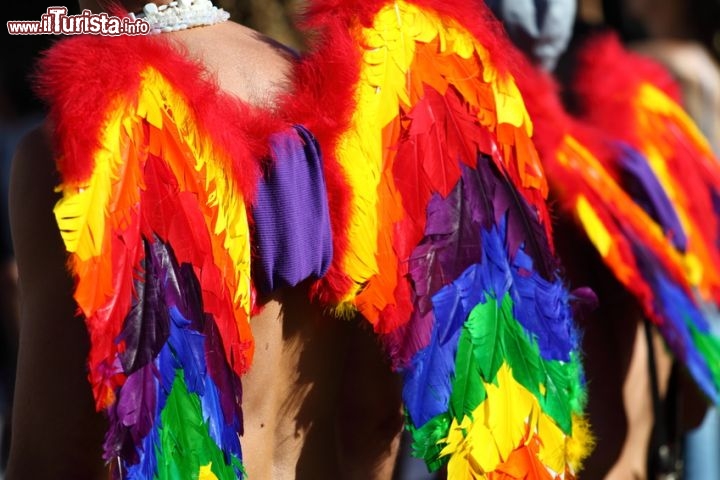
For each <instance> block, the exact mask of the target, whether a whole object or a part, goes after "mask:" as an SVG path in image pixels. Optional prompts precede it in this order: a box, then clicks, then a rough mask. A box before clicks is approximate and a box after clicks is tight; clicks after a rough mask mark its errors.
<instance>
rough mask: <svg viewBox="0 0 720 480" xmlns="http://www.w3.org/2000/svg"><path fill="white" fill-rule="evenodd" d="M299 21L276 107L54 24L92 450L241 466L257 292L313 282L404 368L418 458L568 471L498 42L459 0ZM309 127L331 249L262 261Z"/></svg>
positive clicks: (555, 360) (549, 268) (149, 467)
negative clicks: (300, 32)
mask: <svg viewBox="0 0 720 480" xmlns="http://www.w3.org/2000/svg"><path fill="white" fill-rule="evenodd" d="M308 25H309V26H310V27H311V28H315V29H316V30H317V32H316V37H315V38H316V41H317V44H316V45H315V46H314V47H313V48H312V49H311V51H310V53H308V54H307V55H306V56H305V57H303V58H302V59H301V60H300V61H299V62H298V63H297V65H296V66H295V71H294V77H293V79H292V80H293V88H292V94H288V95H287V96H286V97H285V98H282V99H281V100H280V104H281V106H282V108H281V109H279V110H278V111H279V112H280V113H277V112H275V113H270V112H267V111H263V110H261V109H257V108H251V107H248V106H247V105H244V104H242V103H240V102H238V101H237V100H234V99H231V98H229V97H228V96H226V95H223V94H222V93H220V92H219V91H218V90H217V88H216V87H215V86H214V85H213V84H212V83H211V82H208V81H207V80H206V78H205V74H204V72H203V71H202V69H201V68H200V67H199V66H198V65H194V64H191V63H189V62H187V61H186V60H184V59H183V58H182V57H181V56H180V55H178V53H177V52H175V51H173V49H172V48H170V47H169V46H168V45H167V44H165V43H164V42H163V41H162V39H157V38H77V39H71V40H68V41H64V42H61V43H60V44H59V45H57V46H56V47H55V48H54V49H53V51H52V52H50V54H49V56H48V57H47V58H46V59H45V61H44V64H43V69H44V76H43V78H44V86H43V89H44V92H45V94H46V96H47V97H48V98H49V99H50V102H51V105H52V118H53V122H54V125H55V128H56V136H57V144H58V152H59V155H58V167H59V170H60V172H61V174H62V185H61V186H60V187H59V188H60V190H61V192H62V193H63V198H62V200H61V201H60V202H59V203H58V205H57V208H56V217H57V219H58V224H59V227H60V230H61V232H62V234H63V238H64V240H65V244H66V246H67V249H68V251H69V252H70V267H71V269H72V272H73V274H74V276H75V278H76V279H77V284H76V291H75V298H76V300H77V302H78V305H79V307H80V310H81V312H82V313H83V315H84V316H85V318H86V323H87V326H88V329H89V331H90V335H91V339H92V347H91V352H90V357H89V369H90V374H89V377H90V381H91V383H92V386H93V392H94V394H95V399H96V403H97V407H98V408H99V409H103V410H105V411H106V412H107V414H108V416H109V419H110V424H111V426H110V430H109V432H108V434H107V437H106V444H105V458H106V460H107V461H108V462H112V463H113V465H114V466H115V468H114V470H115V474H116V475H118V476H122V477H124V478H125V477H126V478H150V477H157V478H181V477H184V476H198V477H199V478H237V477H239V476H241V475H242V474H243V466H242V454H241V448H240V436H241V435H242V412H241V408H240V406H241V397H242V388H241V377H242V375H243V373H245V372H246V371H247V369H248V368H249V367H250V365H251V361H252V356H253V350H254V347H253V339H252V332H251V329H250V327H249V323H248V319H249V315H250V314H251V312H252V311H253V310H254V308H255V307H256V306H255V304H254V302H255V290H256V289H260V290H267V291H271V290H272V289H273V288H277V287H278V286H280V285H289V286H292V285H295V284H297V283H298V282H299V281H302V280H304V279H305V278H308V277H316V278H317V280H316V282H315V286H314V287H313V298H314V299H315V300H316V301H319V302H322V303H323V304H325V305H328V306H330V307H332V308H333V309H334V310H335V312H337V314H338V315H339V316H342V315H344V314H350V313H354V312H359V313H360V314H362V316H363V317H364V318H366V319H367V320H368V321H369V322H370V323H371V324H372V326H373V327H374V330H375V332H376V333H377V334H378V336H379V337H380V339H381V340H382V343H383V345H384V346H385V348H386V350H387V352H388V355H389V356H390V358H391V359H392V362H393V365H394V367H395V368H396V369H397V370H398V371H401V372H402V374H403V376H404V391H403V399H404V402H405V405H406V412H407V419H408V428H409V429H410V430H411V431H412V432H413V435H414V451H415V454H416V455H418V456H419V457H421V458H424V459H425V460H426V462H427V464H428V466H429V467H430V468H431V469H436V468H439V467H440V466H442V465H444V464H447V465H448V470H449V474H450V477H451V478H503V479H505V478H507V479H513V478H518V479H520V478H532V479H535V478H537V479H545V478H572V477H574V474H575V473H576V472H577V470H578V469H579V466H580V462H581V460H582V458H583V457H584V455H586V453H587V448H588V445H587V443H588V435H587V427H586V425H585V423H584V420H583V416H582V409H583V403H584V390H583V388H584V387H583V384H582V370H581V366H580V363H579V354H578V352H577V342H578V338H577V334H576V332H575V330H574V327H573V322H572V318H571V312H570V305H569V297H570V296H569V293H568V292H567V290H566V287H565V285H564V284H563V283H562V281H561V279H560V278H559V277H558V265H557V263H556V261H555V258H554V254H553V246H552V242H551V235H550V233H551V232H550V222H549V215H548V210H547V207H546V205H545V197H546V194H547V185H546V181H545V177H544V174H543V170H542V167H541V165H540V163H539V159H538V156H537V153H536V150H535V147H534V145H533V143H532V141H531V135H532V131H533V124H532V122H531V120H530V117H529V115H528V113H527V110H526V108H525V104H524V101H523V99H522V97H521V95H520V92H519V90H518V88H517V86H516V83H515V80H514V79H513V77H512V75H511V74H510V73H509V68H508V65H509V64H511V63H512V62H513V61H515V60H516V55H517V53H515V52H514V51H513V49H512V47H511V46H510V44H509V43H508V42H507V40H506V39H505V38H504V37H503V36H502V34H501V33H500V27H499V26H498V24H497V23H496V22H495V21H494V20H493V19H492V17H491V15H490V14H489V13H487V11H486V9H485V7H484V6H483V5H481V4H474V3H467V2H447V1H431V0H422V1H420V0H418V1H417V2H406V1H402V0H397V1H369V2H350V1H317V2H314V3H313V4H312V6H311V14H310V16H309V20H308ZM100 58H102V59H103V61H98V59H100ZM108 59H111V60H108ZM79 125H83V128H82V129H80V128H78V126H79ZM300 125H302V127H301V126H300ZM229 126H231V127H229ZM293 126H294V127H293ZM78 131H82V132H83V134H78V133H77V132H78ZM310 132H312V135H311V134H310ZM315 139H317V142H318V144H319V147H320V150H321V151H322V152H323V156H322V164H321V166H320V167H318V165H320V164H318V163H313V162H311V161H308V164H310V167H309V168H308V170H312V171H313V172H314V174H313V175H315V177H317V168H321V170H322V171H321V173H322V174H321V175H320V177H321V178H320V179H319V180H316V181H314V182H313V181H308V183H307V184H308V185H312V184H317V183H318V182H321V185H322V189H321V190H322V192H321V193H318V194H317V195H318V196H316V197H315V198H316V199H319V200H318V202H316V203H317V208H316V212H317V215H316V216H318V217H320V218H326V219H327V222H326V224H324V225H325V226H324V227H318V228H319V230H320V231H321V232H322V231H327V232H329V231H330V230H331V231H332V241H331V243H332V245H329V244H328V242H326V241H323V240H322V239H324V238H326V237H325V236H324V235H321V241H314V240H313V237H312V236H307V234H305V236H304V237H303V236H301V237H300V239H299V240H298V241H297V243H299V244H300V246H297V245H295V246H293V245H290V246H285V245H284V246H283V248H282V249H280V250H279V252H280V254H279V255H278V256H277V258H276V257H274V256H273V254H272V252H273V251H275V250H276V249H275V248H274V246H273V245H274V243H273V237H272V236H273V231H272V227H268V225H270V226H272V225H275V224H277V223H278V222H280V223H283V222H285V221H287V222H290V223H291V222H292V219H287V218H284V216H283V214H282V212H283V211H284V209H283V208H282V205H291V203H292V202H290V203H286V204H283V203H282V202H280V203H278V204H277V205H275V204H272V205H271V206H268V202H272V201H273V199H274V198H275V196H274V194H275V193H277V192H278V191H280V192H284V190H285V188H286V187H287V185H288V184H287V182H283V179H282V178H281V177H282V175H284V174H283V172H287V171H292V168H290V167H288V162H291V159H292V158H297V157H302V158H305V157H307V158H308V159H316V157H318V156H319V151H318V149H317V145H316V144H315ZM318 158H319V157H318ZM316 167H317V168H316ZM268 172H269V173H268ZM273 172H275V173H273ZM274 175H276V176H275V177H274ZM322 182H325V183H322ZM300 184H301V185H304V183H302V182H300ZM278 205H279V206H278ZM323 205H324V206H323ZM278 212H279V213H278ZM273 215H275V217H273ZM286 216H291V214H287V215H286ZM251 224H252V225H251ZM251 226H252V227H253V228H251ZM293 228H294V227H288V231H290V230H292V231H295V230H294V229H293ZM263 232H266V233H263ZM268 235H269V236H270V240H269V241H268V242H265V241H264V240H263V239H267V238H268ZM277 235H278V236H280V237H285V236H287V237H289V238H295V235H294V234H293V235H285V234H284V233H281V232H277ZM328 235H329V233H328ZM327 238H329V237H327ZM328 241H329V240H328ZM307 245H310V246H312V247H314V248H310V249H308V248H306V247H307ZM286 247H287V248H288V249H289V250H285V248H286ZM280 257H283V259H278V258H280ZM306 257H307V258H309V259H306ZM330 257H332V261H330ZM288 258H290V260H288ZM295 259H296V260H297V261H295ZM306 260H307V261H306ZM298 265H300V266H299V267H298Z"/></svg>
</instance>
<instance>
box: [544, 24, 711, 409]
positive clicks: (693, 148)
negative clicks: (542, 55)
mask: <svg viewBox="0 0 720 480" xmlns="http://www.w3.org/2000/svg"><path fill="white" fill-rule="evenodd" d="M586 49H587V53H585V54H582V55H581V58H583V62H582V65H583V67H582V70H581V72H580V74H579V76H578V83H577V86H576V91H577V94H578V96H579V98H580V101H581V103H582V104H583V105H584V106H585V115H584V119H585V120H587V121H589V122H590V123H591V124H592V125H594V126H596V127H599V128H600V129H602V130H603V131H604V132H607V134H608V137H610V138H613V141H612V142H610V141H609V140H607V137H603V136H600V137H599V138H601V139H603V140H604V141H605V142H606V145H602V146H601V148H600V149H599V150H600V151H603V153H602V154H599V155H596V154H594V153H593V152H592V150H593V149H586V148H584V147H583V146H582V145H581V143H583V142H586V143H589V144H593V143H595V144H597V142H598V140H597V139H592V138H590V137H588V136H585V137H584V138H583V137H582V135H583V133H582V132H580V133H579V134H578V135H576V136H579V137H580V138H581V139H582V140H581V141H577V140H575V139H574V138H573V137H571V136H569V137H567V138H566V139H565V141H564V142H563V145H562V147H561V148H560V149H559V156H558V157H557V159H558V160H559V163H560V164H562V165H560V167H561V168H560V169H563V168H564V169H569V170H572V171H573V172H574V173H573V174H572V175H570V176H571V177H573V178H575V179H580V178H581V179H582V181H581V182H576V183H575V184H574V188H576V189H577V190H576V191H575V192H573V193H572V194H571V196H570V197H571V198H574V200H572V202H574V204H575V205H574V207H573V208H574V209H575V210H576V212H577V215H578V217H579V219H580V221H581V223H582V225H583V226H584V228H585V230H586V231H587V232H588V234H589V236H590V239H591V241H592V242H593V243H594V245H595V246H596V248H597V249H598V251H599V252H600V254H601V255H602V256H603V258H604V260H605V261H606V263H607V264H608V265H609V266H610V268H611V269H612V270H613V272H614V273H615V275H616V276H617V277H618V279H619V280H620V281H621V282H622V283H623V284H624V285H625V286H626V287H627V288H628V290H629V291H631V292H633V293H634V294H635V295H636V297H637V298H638V299H639V301H640V303H641V305H642V306H643V308H644V310H645V313H646V315H648V317H649V318H651V319H652V320H653V321H654V322H655V323H656V324H657V325H658V327H659V329H660V332H661V333H662V334H663V336H664V338H665V340H666V342H667V343H668V345H669V346H670V347H671V349H672V350H673V352H674V353H675V355H676V356H677V357H678V359H680V360H681V361H682V362H683V363H684V364H685V365H686V366H687V367H688V369H689V371H690V373H691V374H692V375H693V377H694V379H695V380H696V382H697V383H698V385H699V386H700V387H701V388H702V390H703V391H704V392H705V393H706V394H707V395H708V397H709V398H710V399H712V400H713V401H715V402H717V401H719V400H720V337H719V336H718V332H719V330H718V324H717V319H716V312H717V306H718V300H720V299H719V298H718V285H719V282H718V280H719V278H718V272H719V271H720V270H719V268H718V267H720V252H719V251H718V248H717V247H718V245H720V208H718V205H720V204H719V203H718V199H720V163H718V159H717V158H715V157H714V155H713V153H712V151H711V149H710V146H709V144H708V142H707V141H706V140H705V139H704V137H703V136H702V134H701V133H700V132H699V130H698V129H697V127H696V126H695V125H694V123H693V122H692V120H691V119H690V118H689V117H688V116H687V115H686V114H685V113H684V111H683V110H682V108H681V107H680V106H679V105H678V103H677V100H676V95H675V93H674V85H673V83H672V80H671V79H669V76H668V74H667V73H666V72H664V71H663V70H662V69H661V68H660V67H659V66H656V65H654V64H653V63H652V62H650V61H648V60H646V59H643V58H640V57H637V56H635V55H633V54H630V53H628V52H626V51H624V50H622V47H621V46H620V44H619V43H618V42H617V40H615V39H614V38H611V37H609V38H599V39H595V40H593V41H591V42H590V44H589V45H588V46H587V47H586ZM590 52H592V53H590ZM589 55H592V60H590V59H589ZM618 65H624V66H625V68H629V69H631V70H632V71H631V72H628V71H627V70H621V69H620V68H618V67H617V66H618ZM590 85H593V87H590ZM621 87H622V88H621ZM594 135H595V136H597V134H594ZM551 168H552V167H551ZM553 170H554V168H553ZM591 172H592V173H591ZM559 174H560V175H563V173H562V172H559ZM568 182H571V179H570V178H568V176H567V175H566V176H565V181H562V183H568ZM581 186H582V188H578V187H581Z"/></svg>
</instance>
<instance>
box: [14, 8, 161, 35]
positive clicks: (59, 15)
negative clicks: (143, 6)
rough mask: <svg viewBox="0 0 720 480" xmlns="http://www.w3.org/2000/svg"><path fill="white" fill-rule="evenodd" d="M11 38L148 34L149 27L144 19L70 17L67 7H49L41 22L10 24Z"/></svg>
mask: <svg viewBox="0 0 720 480" xmlns="http://www.w3.org/2000/svg"><path fill="white" fill-rule="evenodd" d="M7 27H8V33H9V34H10V35H83V34H90V35H107V36H113V37H115V36H118V35H147V34H148V33H150V24H149V23H148V22H146V21H145V20H142V19H139V18H135V17H134V16H133V15H131V16H129V17H116V16H113V15H108V14H107V13H92V12H91V11H90V10H83V11H82V13H81V14H80V15H68V9H67V8H66V7H48V9H47V13H43V14H42V15H41V16H40V20H27V21H23V20H14V21H9V22H7Z"/></svg>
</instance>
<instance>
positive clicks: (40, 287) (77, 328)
mask: <svg viewBox="0 0 720 480" xmlns="http://www.w3.org/2000/svg"><path fill="white" fill-rule="evenodd" d="M57 183H58V179H57V178H56V173H55V166H54V162H53V155H52V149H51V147H50V141H49V135H48V132H47V130H46V129H44V128H42V127H41V128H38V129H36V130H34V131H33V132H31V133H29V134H28V136H26V137H25V139H24V140H23V141H22V142H21V143H20V145H19V147H18V149H17V152H16V154H15V158H14V161H13V168H12V174H11V188H10V224H11V228H12V233H13V243H14V246H15V254H16V258H17V264H18V270H19V283H20V341H19V342H20V345H19V356H18V372H17V381H16V387H15V399H14V412H13V438H12V441H11V452H10V460H9V465H8V472H7V477H6V478H7V479H8V480H15V479H21V478H48V479H49V478H75V479H95V478H106V477H107V474H106V473H104V471H105V469H104V467H103V465H102V462H101V461H100V458H101V455H100V447H101V443H102V432H103V430H104V425H103V423H104V422H103V421H102V418H101V416H100V415H99V414H97V413H95V410H94V407H93V400H92V395H91V391H90V386H89V384H88V381H87V379H86V356H87V351H88V338H87V333H86V330H85V327H84V325H83V323H82V320H81V319H80V318H78V317H77V316H76V306H75V302H74V300H73V298H72V287H73V284H72V279H71V277H70V275H69V273H68V271H67V269H66V267H65V262H66V254H65V250H64V247H63V244H62V240H61V238H60V233H59V230H58V229H57V225H56V223H55V219H54V218H53V215H52V209H53V206H54V204H55V202H56V200H57V194H55V193H54V187H55V185H56V184H57Z"/></svg>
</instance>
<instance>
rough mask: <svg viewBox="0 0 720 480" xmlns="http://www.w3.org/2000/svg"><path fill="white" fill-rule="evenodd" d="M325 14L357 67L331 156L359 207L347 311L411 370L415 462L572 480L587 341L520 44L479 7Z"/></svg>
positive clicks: (429, 5)
mask: <svg viewBox="0 0 720 480" xmlns="http://www.w3.org/2000/svg"><path fill="white" fill-rule="evenodd" d="M316 3H319V5H317V4H316V5H314V8H315V13H316V14H317V13H318V12H319V13H321V14H322V13H325V14H327V11H323V8H326V9H328V10H330V11H331V12H332V18H333V21H334V22H338V23H339V24H341V26H342V28H340V29H335V30H332V29H331V30H332V31H334V32H335V34H336V35H341V33H338V32H342V31H344V32H345V35H347V34H348V33H349V35H350V41H351V43H353V44H354V45H355V48H356V49H358V50H357V52H354V54H353V55H356V56H357V58H358V60H359V62H360V67H359V71H358V79H357V83H356V85H355V90H354V92H353V94H354V98H355V100H356V108H355V110H354V113H353V114H352V118H351V119H350V121H349V123H350V125H349V128H348V129H347V130H346V131H345V132H344V133H343V134H342V135H340V137H339V140H338V141H337V149H336V150H335V151H334V154H335V156H336V157H337V164H338V166H339V169H340V170H341V171H342V173H343V175H344V176H345V178H346V179H347V182H348V185H349V189H350V192H351V207H350V214H349V218H348V221H347V226H346V230H347V232H345V236H346V237H345V238H346V239H347V241H348V245H349V246H348V248H347V249H345V250H343V249H341V248H337V249H336V252H340V254H339V255H337V256H336V258H335V260H334V261H335V265H334V267H333V268H335V269H336V270H340V271H342V273H343V274H344V275H346V276H347V277H348V278H350V279H351V280H352V282H350V284H349V285H350V286H349V288H347V289H346V290H345V291H344V292H343V294H342V295H341V297H342V299H343V305H341V310H344V309H348V308H349V309H357V310H358V311H359V312H360V313H362V314H363V315H364V316H365V318H367V319H368V321H370V322H371V323H372V324H373V326H374V328H375V331H376V332H377V333H378V334H380V336H381V338H382V339H383V341H384V344H385V346H386V348H387V350H388V352H389V353H390V355H391V358H392V360H393V363H394V365H395V367H396V368H398V369H400V370H401V371H403V372H404V376H405V387H404V393H403V396H404V401H405V404H406V409H407V414H408V423H409V428H410V429H411V431H412V432H413V435H414V439H415V442H414V443H415V446H414V450H415V454H416V455H418V456H420V457H422V458H424V459H425V460H426V462H427V464H428V466H429V467H430V468H432V469H436V468H439V467H440V466H441V465H443V464H448V468H449V472H450V475H451V478H479V477H483V478H484V477H488V478H490V477H497V478H555V477H556V476H559V477H561V478H570V477H572V476H573V474H574V472H575V471H576V470H577V469H578V467H579V462H580V461H581V459H582V457H583V456H584V454H586V449H587V440H588V439H587V435H586V434H587V432H586V426H585V424H584V422H583V418H582V408H583V387H582V380H581V376H582V374H581V367H580V365H579V362H578V354H577V337H576V334H575V331H574V327H573V324H572V319H571V315H570V310H569V303H568V293H567V291H566V290H565V287H564V286H563V284H562V283H561V281H560V280H559V279H558V278H557V276H556V269H557V265H556V263H555V260H554V258H553V256H552V245H551V241H550V238H551V237H550V225H549V221H548V213H547V209H546V206H545V196H546V194H547V186H546V183H545V178H544V175H543V172H542V168H541V166H540V164H539V159H538V156H537V154H536V151H535V148H534V146H533V144H532V142H531V140H530V136H531V134H532V123H531V121H530V118H529V116H528V114H527V111H526V109H525V106H524V103H523V99H522V97H521V96H520V93H519V91H518V88H517V86H516V84H515V81H514V80H513V78H512V76H511V75H510V74H509V73H508V72H507V69H506V68H504V67H503V66H502V65H500V64H499V63H498V62H499V59H500V58H503V57H502V56H503V55H509V56H512V55H514V53H513V52H512V51H511V48H512V47H510V46H509V44H507V42H505V43H503V42H504V40H502V39H501V38H500V37H498V31H499V30H498V26H497V25H496V24H495V23H493V21H492V20H490V17H489V14H488V13H487V11H486V10H485V7H484V6H483V5H481V4H477V5H476V4H471V5H466V4H465V3H464V2H418V4H415V3H411V2H405V1H394V2H370V4H363V5H362V6H357V5H356V4H352V3H348V4H345V5H340V6H339V7H338V6H337V5H336V4H335V3H336V2H335V3H331V4H330V5H327V6H323V4H322V2H316ZM420 4H422V6H421V5H420ZM333 9H335V10H333ZM461 12H466V13H467V16H465V15H459V14H460V13H461ZM328 17H329V16H328ZM336 40H337V41H336V42H335V43H337V44H346V43H347V39H346V38H339V39H336ZM329 44H330V45H332V44H333V39H332V37H331V38H330V41H329ZM328 150H329V149H328ZM336 234H337V233H336ZM345 238H343V240H344V239H345Z"/></svg>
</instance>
